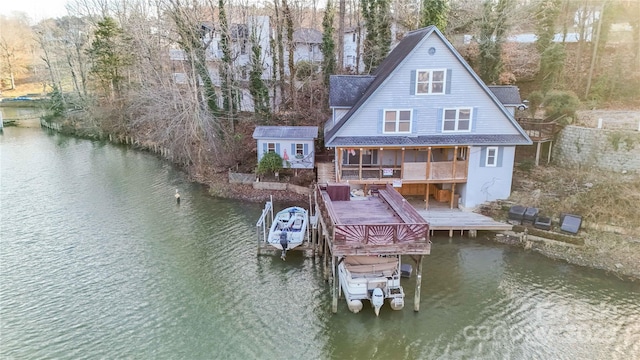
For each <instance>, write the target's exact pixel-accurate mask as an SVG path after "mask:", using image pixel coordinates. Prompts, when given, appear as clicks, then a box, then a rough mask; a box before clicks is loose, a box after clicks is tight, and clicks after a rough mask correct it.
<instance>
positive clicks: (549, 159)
mask: <svg viewBox="0 0 640 360" xmlns="http://www.w3.org/2000/svg"><path fill="white" fill-rule="evenodd" d="M552 147H553V140H551V141H549V153H548V154H547V165H548V164H549V163H550V162H551V149H552Z"/></svg>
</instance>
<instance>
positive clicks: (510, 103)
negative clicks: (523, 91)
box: [489, 85, 527, 116]
mask: <svg viewBox="0 0 640 360" xmlns="http://www.w3.org/2000/svg"><path fill="white" fill-rule="evenodd" d="M489 90H491V92H492V93H493V95H495V96H496V98H498V100H499V101H500V102H501V103H502V105H504V107H505V108H507V110H509V112H510V113H511V115H513V116H515V114H516V109H517V110H526V109H527V105H526V104H524V103H523V102H522V99H521V98H520V89H518V87H517V86H514V85H489Z"/></svg>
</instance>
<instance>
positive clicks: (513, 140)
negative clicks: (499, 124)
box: [331, 134, 530, 147]
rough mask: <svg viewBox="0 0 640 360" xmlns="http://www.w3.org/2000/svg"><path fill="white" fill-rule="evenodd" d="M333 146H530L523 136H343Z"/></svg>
mask: <svg viewBox="0 0 640 360" xmlns="http://www.w3.org/2000/svg"><path fill="white" fill-rule="evenodd" d="M331 144H332V145H333V146H347V147H358V146H411V147H415V146H447V145H462V146H464V145H529V144H530V143H529V141H528V139H525V138H524V137H522V136H521V135H499V134H492V135H482V134H480V135H475V134H465V135H449V134H447V135H426V136H343V137H336V138H335V139H333V141H332V142H331Z"/></svg>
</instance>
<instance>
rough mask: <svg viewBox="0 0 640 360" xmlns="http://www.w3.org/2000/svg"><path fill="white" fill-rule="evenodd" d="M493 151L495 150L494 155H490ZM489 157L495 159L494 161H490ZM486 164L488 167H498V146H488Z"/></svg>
mask: <svg viewBox="0 0 640 360" xmlns="http://www.w3.org/2000/svg"><path fill="white" fill-rule="evenodd" d="M491 151H494V155H493V156H490V155H489V154H491ZM489 159H493V163H491V162H489ZM484 165H485V166H486V167H498V147H497V146H489V147H487V157H486V158H485V161H484Z"/></svg>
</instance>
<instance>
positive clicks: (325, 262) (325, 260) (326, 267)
mask: <svg viewBox="0 0 640 360" xmlns="http://www.w3.org/2000/svg"><path fill="white" fill-rule="evenodd" d="M323 229H324V228H323ZM322 241H323V242H324V251H323V254H322V264H323V269H324V280H325V281H328V280H329V257H328V255H329V252H328V251H327V246H328V245H327V244H328V243H329V242H328V241H327V234H326V233H325V232H324V231H323V237H322Z"/></svg>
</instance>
